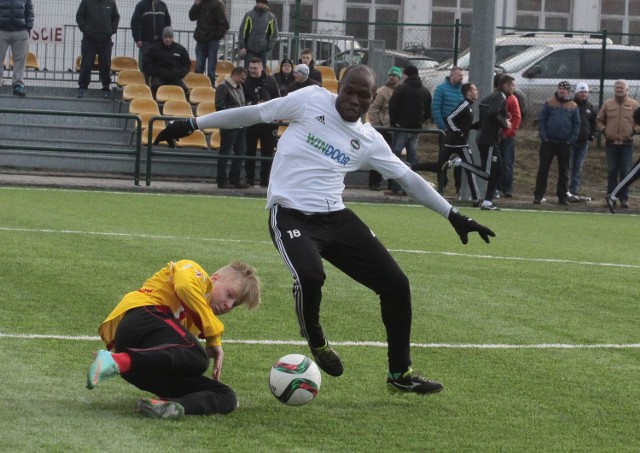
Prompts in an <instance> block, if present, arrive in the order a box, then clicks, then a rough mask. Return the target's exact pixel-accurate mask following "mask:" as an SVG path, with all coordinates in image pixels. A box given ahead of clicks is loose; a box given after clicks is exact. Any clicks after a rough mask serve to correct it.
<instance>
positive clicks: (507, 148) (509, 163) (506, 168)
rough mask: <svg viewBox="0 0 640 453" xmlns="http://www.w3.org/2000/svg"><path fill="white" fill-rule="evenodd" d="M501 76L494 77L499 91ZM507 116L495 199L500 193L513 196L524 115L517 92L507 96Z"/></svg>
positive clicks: (501, 135)
mask: <svg viewBox="0 0 640 453" xmlns="http://www.w3.org/2000/svg"><path fill="white" fill-rule="evenodd" d="M500 77H501V75H497V74H496V76H495V77H494V79H493V80H494V86H493V88H494V89H496V90H497V89H498V84H499V82H500ZM507 116H508V118H509V120H510V121H511V127H510V128H509V129H502V130H501V131H500V158H501V160H502V168H501V169H500V170H501V173H502V176H501V178H500V181H499V183H498V187H497V189H496V193H495V194H494V197H496V198H498V197H500V192H502V195H503V196H505V197H506V198H511V197H512V196H513V164H514V162H515V160H516V133H517V132H518V129H519V128H520V124H521V122H522V114H521V112H520V103H519V102H518V98H517V97H516V95H515V91H514V92H513V93H512V94H511V95H510V96H507Z"/></svg>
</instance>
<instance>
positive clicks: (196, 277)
mask: <svg viewBox="0 0 640 453" xmlns="http://www.w3.org/2000/svg"><path fill="white" fill-rule="evenodd" d="M259 304H260V280H259V279H258V277H257V275H256V270H255V269H254V268H253V267H251V266H249V265H247V264H245V263H241V262H239V261H234V262H232V263H230V264H228V265H227V266H224V267H222V268H220V269H218V270H217V271H216V272H215V273H213V274H212V275H211V276H209V274H207V272H206V271H205V270H204V269H203V268H202V267H201V266H200V265H199V264H198V263H196V262H194V261H191V260H180V261H176V262H170V263H168V264H167V265H166V266H165V267H164V268H163V269H161V270H159V271H158V272H156V273H155V274H154V275H153V276H152V277H150V278H149V279H147V281H145V282H144V284H143V285H142V287H141V288H140V289H138V290H137V291H133V292H130V293H128V294H126V295H125V296H124V297H123V298H122V300H121V301H120V303H119V304H118V305H117V306H116V307H115V308H114V309H113V311H112V312H111V313H110V314H109V316H107V318H106V319H105V320H104V321H103V322H102V324H100V327H99V329H98V332H99V333H100V337H101V338H102V340H103V341H104V343H105V345H106V348H107V349H106V350H104V349H103V350H100V351H98V353H97V354H96V358H95V360H94V361H93V363H92V364H91V366H90V368H89V372H88V373H87V388H88V389H93V388H95V387H96V386H97V385H98V384H99V383H100V382H103V381H104V380H106V379H109V378H111V377H114V376H117V375H120V376H121V377H122V378H123V379H124V380H125V381H127V382H129V383H130V384H132V385H135V386H136V387H137V388H139V389H140V390H144V391H148V392H151V393H154V394H156V395H158V397H157V399H155V398H154V399H151V398H140V399H139V400H138V401H137V402H136V406H135V408H136V411H137V412H139V413H140V414H142V415H143V416H146V417H152V418H162V419H176V418H181V417H182V416H184V415H206V414H228V413H230V412H233V411H234V410H235V409H236V408H237V407H238V400H237V398H236V394H235V392H234V391H233V390H232V389H231V388H230V387H228V386H226V385H225V384H223V383H221V382H220V375H221V371H222V363H223V358H224V351H223V349H222V333H223V331H224V324H223V323H222V322H221V321H220V319H219V317H220V316H222V315H224V314H225V313H229V312H230V311H231V310H233V309H234V308H235V307H238V306H241V305H244V306H246V307H247V308H248V309H253V308H256V307H258V305H259ZM196 335H198V336H199V337H200V338H204V339H205V342H206V343H205V345H206V346H205V347H202V344H201V343H200V341H199V340H198V339H197V338H196ZM210 359H213V373H212V376H211V377H207V376H204V375H203V373H204V372H206V371H207V368H208V367H209V364H210Z"/></svg>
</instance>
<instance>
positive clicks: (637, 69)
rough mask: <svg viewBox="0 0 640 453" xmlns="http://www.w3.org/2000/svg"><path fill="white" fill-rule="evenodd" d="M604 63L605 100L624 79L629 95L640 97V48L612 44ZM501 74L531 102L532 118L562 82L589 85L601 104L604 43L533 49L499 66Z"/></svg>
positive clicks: (592, 93) (558, 45)
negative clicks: (511, 80)
mask: <svg viewBox="0 0 640 453" xmlns="http://www.w3.org/2000/svg"><path fill="white" fill-rule="evenodd" d="M605 55H606V56H605V61H604V92H603V100H606V99H608V98H611V97H613V84H614V83H615V81H616V80H618V79H624V80H626V81H627V83H628V84H629V96H630V97H632V98H637V97H638V95H640V47H637V46H623V45H610V46H607V47H606V54H605ZM496 70H497V71H498V72H500V73H504V74H509V75H510V76H512V77H514V79H515V82H516V88H517V89H518V90H519V91H520V92H522V94H523V95H524V96H525V98H526V99H527V106H528V109H529V112H530V113H531V114H532V115H536V114H537V113H538V112H539V111H540V108H541V106H542V104H543V103H544V102H545V101H546V100H547V99H548V98H549V97H551V96H552V95H553V93H554V92H555V91H556V89H557V86H558V82H559V81H561V80H567V81H569V83H571V86H572V87H574V88H575V86H576V84H577V83H578V82H586V83H587V84H588V85H589V91H590V93H591V94H590V96H589V100H590V101H591V102H592V103H593V104H594V105H598V104H599V102H600V100H599V97H600V78H601V75H602V73H603V72H602V45H601V44H549V45H545V46H534V47H531V48H529V49H527V50H525V51H523V52H521V53H519V54H518V55H515V56H513V57H511V58H510V59H508V60H506V61H504V62H502V64H500V65H498V66H496Z"/></svg>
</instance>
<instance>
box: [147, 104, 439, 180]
mask: <svg viewBox="0 0 640 453" xmlns="http://www.w3.org/2000/svg"><path fill="white" fill-rule="evenodd" d="M175 119H176V117H174V116H171V117H169V116H161V115H158V116H153V117H151V118H150V119H149V127H148V128H147V131H146V133H147V145H146V146H147V171H146V185H147V186H150V185H151V165H152V161H153V157H154V156H168V157H189V158H196V159H197V158H204V159H216V160H217V159H230V160H234V159H242V160H247V159H251V160H265V161H270V160H273V157H262V156H251V157H247V156H246V155H241V156H235V155H222V154H219V153H212V152H211V150H210V149H209V150H203V151H199V152H193V151H182V150H181V149H179V148H168V147H167V146H165V145H162V146H161V148H164V149H158V148H157V147H156V148H154V145H153V123H154V122H155V121H160V120H163V121H164V120H175ZM277 124H278V125H282V124H288V123H286V122H281V123H277ZM274 125H275V123H274ZM375 129H376V130H378V131H388V132H408V133H412V134H437V135H438V139H439V143H440V146H442V143H443V140H444V131H442V130H440V129H404V128H398V127H378V126H376V127H375Z"/></svg>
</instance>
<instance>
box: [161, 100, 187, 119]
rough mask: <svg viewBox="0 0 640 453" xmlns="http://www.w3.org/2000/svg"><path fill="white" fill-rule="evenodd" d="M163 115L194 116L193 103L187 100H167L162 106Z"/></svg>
mask: <svg viewBox="0 0 640 453" xmlns="http://www.w3.org/2000/svg"><path fill="white" fill-rule="evenodd" d="M162 116H177V117H181V118H193V110H192V108H191V104H189V103H188V102H187V101H173V100H172V101H167V102H165V103H164V105H163V106H162Z"/></svg>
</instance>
